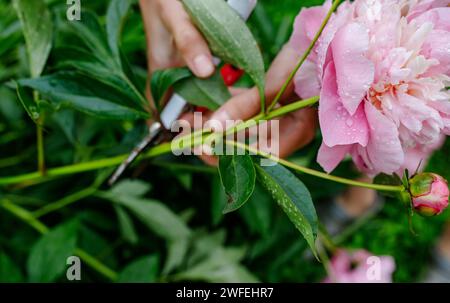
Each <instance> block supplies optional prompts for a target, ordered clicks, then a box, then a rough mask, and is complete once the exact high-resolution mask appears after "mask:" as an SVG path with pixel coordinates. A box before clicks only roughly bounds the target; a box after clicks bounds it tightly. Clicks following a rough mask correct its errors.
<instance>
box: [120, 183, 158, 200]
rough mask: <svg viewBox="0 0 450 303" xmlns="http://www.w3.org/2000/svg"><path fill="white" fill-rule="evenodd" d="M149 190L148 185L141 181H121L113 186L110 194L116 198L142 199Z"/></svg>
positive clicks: (149, 186)
mask: <svg viewBox="0 0 450 303" xmlns="http://www.w3.org/2000/svg"><path fill="white" fill-rule="evenodd" d="M151 188H152V187H151V185H150V183H148V182H144V181H142V180H122V181H120V182H119V183H117V185H115V186H114V188H113V189H112V190H111V192H112V193H113V194H115V195H118V196H120V195H121V196H133V197H142V196H144V195H145V194H146V193H148V192H149V191H150V189H151Z"/></svg>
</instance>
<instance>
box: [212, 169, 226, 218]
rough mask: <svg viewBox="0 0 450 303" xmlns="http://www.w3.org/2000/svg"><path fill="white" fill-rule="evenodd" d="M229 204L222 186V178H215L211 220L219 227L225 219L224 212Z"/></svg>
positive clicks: (213, 181)
mask: <svg viewBox="0 0 450 303" xmlns="http://www.w3.org/2000/svg"><path fill="white" fill-rule="evenodd" d="M226 204H227V195H226V193H225V190H224V189H223V186H222V181H221V180H220V176H217V177H214V179H213V180H212V185H211V220H212V224H213V225H218V224H219V223H220V222H221V221H222V219H223V217H224V216H223V210H224V208H225V206H226Z"/></svg>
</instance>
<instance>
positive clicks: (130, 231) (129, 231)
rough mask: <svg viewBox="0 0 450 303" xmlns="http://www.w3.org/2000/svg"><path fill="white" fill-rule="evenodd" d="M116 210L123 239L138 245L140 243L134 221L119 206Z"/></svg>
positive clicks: (116, 206)
mask: <svg viewBox="0 0 450 303" xmlns="http://www.w3.org/2000/svg"><path fill="white" fill-rule="evenodd" d="M114 210H115V211H116V214H117V220H118V221H119V229H120V233H121V234H122V237H123V238H124V239H125V240H126V241H127V242H128V243H130V244H136V243H137V242H138V240H139V239H138V235H137V233H136V230H135V228H134V224H133V220H131V218H130V216H128V214H127V213H126V212H125V210H124V209H123V208H122V207H121V206H118V205H115V206H114Z"/></svg>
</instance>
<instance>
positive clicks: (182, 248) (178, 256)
mask: <svg viewBox="0 0 450 303" xmlns="http://www.w3.org/2000/svg"><path fill="white" fill-rule="evenodd" d="M188 248H189V238H188V237H184V238H180V239H177V240H171V241H169V242H168V249H167V257H166V262H165V263H164V269H163V274H165V275H167V274H169V273H170V272H172V271H173V270H174V269H176V268H178V267H179V266H180V265H181V264H182V263H183V261H184V257H185V256H186V253H187V251H188Z"/></svg>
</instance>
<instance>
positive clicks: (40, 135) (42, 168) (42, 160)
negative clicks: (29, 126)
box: [36, 118, 45, 176]
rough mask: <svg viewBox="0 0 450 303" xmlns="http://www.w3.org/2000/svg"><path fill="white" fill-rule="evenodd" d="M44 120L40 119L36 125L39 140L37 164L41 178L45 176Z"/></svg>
mask: <svg viewBox="0 0 450 303" xmlns="http://www.w3.org/2000/svg"><path fill="white" fill-rule="evenodd" d="M43 123H44V119H43V118H41V119H39V121H38V123H37V125H36V138H37V162H38V171H39V173H40V175H41V176H44V175H45V150H44V129H43V126H42V124H43Z"/></svg>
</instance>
